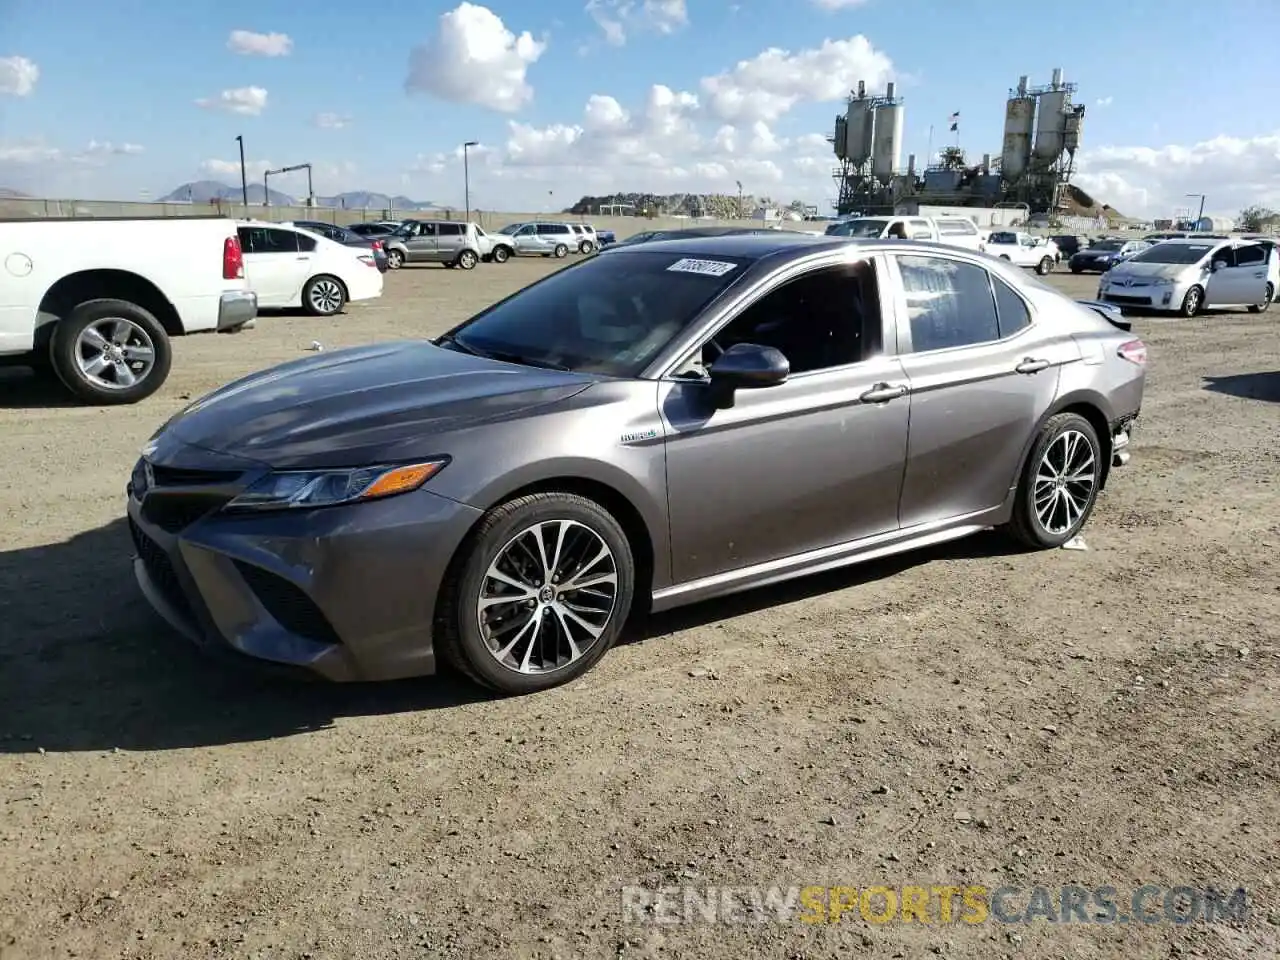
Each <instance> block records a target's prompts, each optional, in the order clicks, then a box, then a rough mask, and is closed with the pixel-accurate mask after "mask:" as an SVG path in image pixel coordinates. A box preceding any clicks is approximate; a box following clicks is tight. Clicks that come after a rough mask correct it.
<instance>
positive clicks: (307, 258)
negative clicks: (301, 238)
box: [298, 257, 311, 260]
mask: <svg viewBox="0 0 1280 960" xmlns="http://www.w3.org/2000/svg"><path fill="white" fill-rule="evenodd" d="M298 259H299V260H310V259H311V258H310V257H299V258H298Z"/></svg>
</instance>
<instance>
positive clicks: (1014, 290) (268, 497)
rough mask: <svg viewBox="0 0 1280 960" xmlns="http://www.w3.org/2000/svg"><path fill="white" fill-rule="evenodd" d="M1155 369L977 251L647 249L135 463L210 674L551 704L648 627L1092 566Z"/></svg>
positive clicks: (147, 541) (301, 375)
mask: <svg viewBox="0 0 1280 960" xmlns="http://www.w3.org/2000/svg"><path fill="white" fill-rule="evenodd" d="M1105 309H1106V308H1104V311H1105ZM1082 360H1083V361H1085V362H1081V361H1082ZM1145 361H1146V350H1145V347H1144V346H1143V344H1142V342H1141V341H1140V340H1138V339H1135V338H1134V337H1133V335H1132V334H1131V333H1128V332H1125V331H1124V330H1119V329H1117V328H1116V326H1114V325H1112V324H1110V323H1108V322H1107V320H1106V319H1104V318H1103V317H1102V316H1101V315H1100V314H1099V313H1098V312H1097V311H1094V310H1092V309H1088V308H1086V307H1085V306H1082V305H1080V304H1077V303H1074V302H1072V301H1071V300H1069V299H1067V298H1066V297H1064V296H1063V295H1062V294H1060V293H1058V292H1056V291H1054V290H1052V289H1050V288H1048V287H1046V286H1044V285H1042V284H1040V283H1038V282H1036V281H1035V280H1034V279H1033V278H1030V277H1027V276H1025V275H1024V274H1023V273H1022V272H1021V271H1019V270H1017V269H1015V268H1013V267H1012V266H1010V265H1007V264H1004V263H1002V262H1000V261H998V260H995V259H992V258H989V257H984V256H982V255H980V254H977V253H974V252H970V251H965V250H960V249H947V248H940V247H938V246H937V245H933V244H929V245H925V244H916V243H913V242H911V241H906V242H899V243H886V242H883V241H872V242H859V241H849V240H842V239H827V238H814V237H808V236H805V235H802V234H798V233H788V232H785V231H784V232H777V233H770V234H766V235H761V236H736V237H716V238H710V237H703V238H696V239H690V240H680V241H667V242H662V241H655V242H652V243H647V244H640V245H637V246H632V247H626V248H623V249H620V250H616V251H611V252H610V253H609V254H607V255H603V256H596V257H587V258H584V259H582V260H580V261H578V262H577V263H574V264H573V265H571V266H569V267H568V268H566V269H564V270H560V271H556V272H554V273H552V274H551V275H549V276H547V277H546V278H544V279H542V280H540V281H538V282H536V283H534V284H532V285H530V286H528V287H525V288H524V289H523V290H521V291H519V292H517V293H516V294H514V295H513V296H510V297H508V298H506V299H504V300H501V301H499V302H498V303H497V304H495V305H493V306H490V307H487V308H486V309H484V310H483V311H481V312H480V313H479V314H477V315H476V316H474V317H472V318H471V319H469V320H466V321H464V322H462V323H461V324H459V325H458V326H456V327H454V328H453V329H452V330H450V331H449V332H448V333H446V334H444V335H443V336H441V337H439V338H438V339H437V340H435V341H434V342H428V341H422V340H412V341H407V342H403V343H376V344H369V345H366V346H361V347H355V348H351V349H346V350H341V351H335V352H332V353H323V354H318V355H315V356H313V357H309V358H306V359H302V360H298V361H294V362H292V363H289V364H286V365H285V366H283V367H277V368H275V369H271V370H265V371H261V372H258V373H254V374H252V375H250V376H248V377H246V378H243V379H241V380H239V381H236V382H234V383H232V384H229V385H227V386H225V387H222V388H221V389H218V390H216V391H214V392H213V393H211V394H210V395H208V396H206V397H205V398H203V399H201V400H200V401H198V402H197V403H195V404H193V405H192V406H191V407H189V408H187V410H186V411H184V412H183V413H180V414H179V415H177V416H175V417H174V418H173V419H171V420H170V421H169V422H168V423H167V424H166V425H165V426H164V427H162V428H161V429H160V430H159V431H158V432H157V433H156V434H155V435H154V436H153V438H152V439H151V440H150V442H149V443H148V444H147V445H146V447H145V448H144V450H143V456H142V459H141V460H140V461H139V462H138V464H137V467H136V469H135V470H134V471H133V475H132V479H131V481H130V486H129V492H128V515H129V525H130V528H131V530H132V534H133V537H134V540H135V543H136V545H137V553H138V560H137V561H136V562H135V564H134V569H135V572H136V576H137V579H138V581H139V584H140V585H141V588H142V591H143V593H144V594H145V595H146V597H147V598H148V599H149V600H150V602H151V603H152V605H153V606H154V607H155V608H156V609H157V610H158V611H160V612H161V614H162V615H164V616H165V617H166V618H167V619H168V620H169V621H170V622H171V623H172V624H174V625H175V626H176V627H178V629H180V630H182V631H184V632H186V633H187V634H188V635H190V636H192V637H193V638H196V639H197V640H199V641H200V642H201V643H202V645H204V646H205V647H206V648H210V649H223V650H235V651H238V652H239V653H241V654H248V655H249V656H250V657H256V658H259V659H261V660H265V661H271V662H273V663H275V664H278V665H291V666H293V667H295V668H298V669H301V670H303V671H306V672H309V673H311V674H318V675H320V676H322V677H326V678H329V679H332V680H357V679H359V680H374V679H390V678H394V677H404V676H410V675H417V674H424V673H430V672H432V671H433V670H435V669H436V668H437V666H448V667H452V668H454V669H456V670H458V671H460V672H461V673H463V674H465V675H467V676H469V677H471V678H473V679H475V680H477V681H479V682H480V683H483V684H486V685H488V686H490V687H493V688H495V689H497V690H500V691H504V692H507V693H526V692H531V691H535V690H540V689H544V688H548V687H553V686H556V685H558V684H561V683H564V682H566V681H569V680H571V679H573V678H574V677H577V676H579V675H581V674H582V673H583V672H585V671H586V670H588V669H590V668H591V667H592V666H593V665H594V664H595V663H596V662H597V661H599V659H600V658H601V657H602V656H603V655H604V654H605V652H606V651H607V650H608V649H609V647H610V646H611V645H612V644H613V643H614V642H615V640H616V639H617V638H618V635H619V632H620V631H621V629H622V627H623V625H624V623H625V622H626V621H627V618H628V614H629V613H630V612H631V611H632V610H633V609H635V608H640V609H652V610H665V609H669V608H672V607H676V606H679V605H682V604H688V603H694V602H696V601H699V600H704V599H707V598H711V597H715V596H720V595H724V594H728V593H732V592H735V591H739V590H744V589H748V588H751V587H755V586H760V585H764V584H770V583H774V582H777V581H779V580H784V579H787V578H790V577H796V576H801V575H804V574H808V573H811V572H816V571H819V570H828V569H830V568H833V567H838V566H842V565H846V564H853V563H857V562H860V561H863V560H867V559H872V558H879V557H883V556H885V555H887V554H893V553H899V552H902V551H906V550H910V549H913V548H917V547H922V546H932V545H936V544H938V543H940V542H943V541H946V540H951V539H955V538H958V537H962V536H965V535H967V534H970V533H973V532H976V531H979V530H983V529H986V528H989V527H999V528H1002V529H1004V530H1006V531H1007V532H1008V533H1009V534H1010V535H1012V536H1013V537H1014V538H1015V539H1017V540H1018V541H1020V542H1021V543H1023V544H1025V545H1027V546H1030V547H1033V548H1052V547H1057V546H1060V545H1062V544H1064V543H1066V542H1067V541H1068V540H1070V539H1071V538H1072V537H1074V536H1075V535H1076V534H1077V533H1079V531H1080V529H1081V527H1082V526H1083V525H1084V524H1085V523H1086V522H1087V520H1088V519H1089V516H1090V513H1091V511H1092V510H1093V507H1094V504H1095V502H1096V498H1097V496H1098V493H1099V491H1100V490H1101V489H1103V487H1104V485H1105V484H1106V483H1107V482H1108V479H1109V477H1110V476H1111V474H1112V472H1113V468H1114V467H1115V466H1117V465H1123V464H1124V462H1125V461H1126V460H1127V456H1126V454H1127V451H1128V444H1129V431H1130V427H1131V424H1132V423H1133V421H1134V419H1135V418H1136V417H1137V416H1138V414H1139V412H1140V410H1141V407H1142V398H1143V385H1144V373H1145V371H1144V364H1145ZM917 391H919V393H918V395H917ZM908 426H909V427H910V429H908ZM769 451H772V452H773V453H775V454H776V455H778V456H779V457H781V458H782V459H783V460H784V461H785V463H779V464H777V465H770V464H768V463H767V462H766V461H762V460H761V454H762V452H769ZM214 471H216V477H217V481H216V483H210V482H209V479H208V478H209V477H210V475H211V472H214ZM192 472H195V473H194V475H198V476H199V477H200V478H201V479H202V481H203V486H202V487H201V488H200V489H199V496H200V497H201V498H202V499H200V500H198V501H197V500H194V499H193V497H194V496H195V494H194V492H193V490H192V488H191V487H190V486H189V485H186V484H184V481H186V480H187V479H189V478H190V477H191V476H192V475H193V473H192ZM726 478H729V480H728V481H726ZM196 611H199V613H196Z"/></svg>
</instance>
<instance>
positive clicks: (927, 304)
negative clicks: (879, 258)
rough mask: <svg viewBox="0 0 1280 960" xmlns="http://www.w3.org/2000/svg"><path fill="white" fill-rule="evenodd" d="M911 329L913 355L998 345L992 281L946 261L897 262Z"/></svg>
mask: <svg viewBox="0 0 1280 960" xmlns="http://www.w3.org/2000/svg"><path fill="white" fill-rule="evenodd" d="M898 269H899V271H900V272H901V274H902V288H903V291H904V292H905V294H906V300H907V316H908V317H909V319H910V324H911V350H912V352H913V353H922V352H924V351H926V350H943V349H946V348H948V347H967V346H972V345H974V344H978V343H989V342H991V341H993V340H999V339H1000V324H999V321H998V319H997V317H996V304H995V299H994V297H993V296H992V293H991V277H990V276H989V275H988V273H987V271H986V270H983V269H982V268H981V267H975V266H973V265H972V264H968V263H960V262H958V261H956V260H950V259H947V258H945V257H915V256H902V257H898Z"/></svg>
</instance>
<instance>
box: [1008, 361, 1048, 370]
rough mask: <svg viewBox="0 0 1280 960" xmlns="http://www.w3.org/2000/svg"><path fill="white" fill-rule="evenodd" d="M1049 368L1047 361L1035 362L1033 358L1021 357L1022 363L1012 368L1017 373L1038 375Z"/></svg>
mask: <svg viewBox="0 0 1280 960" xmlns="http://www.w3.org/2000/svg"><path fill="white" fill-rule="evenodd" d="M1048 366H1049V361H1048V360H1037V359H1035V358H1034V357H1023V358H1022V362H1021V363H1020V364H1018V365H1017V366H1016V367H1014V368H1013V369H1014V370H1017V371H1018V373H1039V372H1040V371H1041V370H1044V369H1045V368H1046V367H1048Z"/></svg>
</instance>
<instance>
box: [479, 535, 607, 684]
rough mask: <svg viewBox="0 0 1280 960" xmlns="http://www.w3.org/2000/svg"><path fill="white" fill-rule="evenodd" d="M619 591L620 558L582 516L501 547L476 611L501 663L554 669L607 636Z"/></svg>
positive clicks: (518, 668) (532, 670)
mask: <svg viewBox="0 0 1280 960" xmlns="http://www.w3.org/2000/svg"><path fill="white" fill-rule="evenodd" d="M617 596H618V566H617V561H616V559H615V557H614V555H613V552H612V551H611V550H610V549H609V546H608V544H606V543H605V541H604V539H603V538H602V537H601V536H600V535H599V534H598V533H596V531H594V530H592V529H591V528H590V527H588V526H587V525H585V524H582V523H579V522H577V521H576V520H548V521H543V522H541V523H536V524H534V525H533V526H531V527H527V528H526V529H524V530H523V531H521V532H520V533H518V534H516V535H515V536H514V537H512V538H511V539H510V540H508V541H507V543H506V544H505V545H504V546H503V547H502V549H500V550H499V551H498V553H497V556H496V557H495V558H494V560H493V562H492V563H491V564H489V568H488V570H486V571H485V575H484V579H483V581H482V585H481V588H480V597H479V599H478V600H477V603H476V618H477V621H478V622H479V624H480V633H481V637H482V639H483V640H484V644H485V647H486V648H487V649H488V651H489V653H490V655H492V656H493V658H494V659H495V660H497V661H498V663H500V664H501V665H502V666H504V667H505V668H507V669H508V670H513V671H515V672H517V673H524V674H542V673H549V672H551V671H553V670H560V669H562V668H564V667H566V666H568V665H569V664H571V663H574V662H575V661H577V660H579V659H580V658H581V657H582V656H584V655H585V654H586V653H587V651H589V650H590V649H591V647H592V646H593V645H594V644H595V643H596V642H597V641H598V640H599V639H600V636H601V634H603V633H604V631H605V628H606V627H608V625H609V621H610V618H611V617H612V616H613V612H614V608H615V606H616V605H617Z"/></svg>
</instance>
